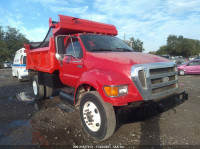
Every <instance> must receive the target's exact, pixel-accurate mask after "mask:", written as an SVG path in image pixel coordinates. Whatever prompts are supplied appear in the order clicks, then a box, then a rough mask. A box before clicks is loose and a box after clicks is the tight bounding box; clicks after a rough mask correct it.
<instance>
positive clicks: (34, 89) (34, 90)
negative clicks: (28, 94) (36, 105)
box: [33, 80, 38, 95]
mask: <svg viewBox="0 0 200 149" xmlns="http://www.w3.org/2000/svg"><path fill="white" fill-rule="evenodd" d="M33 93H34V94H35V95H37V93H38V90H37V82H36V81H35V80H34V81H33Z"/></svg>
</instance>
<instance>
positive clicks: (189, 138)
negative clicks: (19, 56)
mask: <svg viewBox="0 0 200 149" xmlns="http://www.w3.org/2000/svg"><path fill="white" fill-rule="evenodd" d="M179 86H180V88H181V89H182V90H184V89H186V91H187V92H188V93H189V100H187V101H186V102H184V103H183V104H181V105H179V106H177V107H175V108H173V109H170V110H168V111H166V112H164V113H162V114H159V115H157V116H154V117H151V118H148V119H145V120H142V121H135V122H131V123H125V124H121V125H119V126H118V128H117V130H116V131H115V133H114V134H113V135H112V136H111V137H110V138H109V139H107V140H105V141H102V142H97V141H94V140H93V139H92V138H90V137H89V136H88V135H87V134H86V133H85V131H84V129H83V127H82V125H81V122H80V119H79V113H78V111H76V110H75V109H73V107H71V106H68V109H69V110H68V111H67V112H66V111H64V110H61V109H60V108H59V106H58V105H59V104H60V103H61V101H60V99H59V97H58V96H55V97H53V98H51V99H47V100H45V101H43V102H42V105H41V108H40V110H38V111H36V110H35V109H34V106H33V104H31V103H27V102H22V101H18V100H17V98H16V94H17V93H20V92H26V93H28V94H30V95H31V91H32V89H31V87H30V83H29V81H24V82H18V81H17V79H16V78H13V77H12V76H11V69H0V145H5V144H13V145H15V144H17V145H19V144H20V145H34V144H40V145H70V146H71V147H73V148H83V147H85V148H106V147H107V148H110V147H113V148H126V147H133V146H138V145H161V146H162V145H199V147H200V75H186V76H179Z"/></svg>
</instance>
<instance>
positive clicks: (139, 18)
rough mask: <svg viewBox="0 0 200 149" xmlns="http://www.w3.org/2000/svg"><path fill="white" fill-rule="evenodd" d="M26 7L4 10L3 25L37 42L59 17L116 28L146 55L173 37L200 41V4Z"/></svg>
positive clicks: (115, 0)
mask: <svg viewBox="0 0 200 149" xmlns="http://www.w3.org/2000/svg"><path fill="white" fill-rule="evenodd" d="M21 3H22V0H21ZM20 5H21V4H20ZM23 5H24V6H27V7H24V9H17V8H19V2H16V4H15V5H14V4H13V7H12V8H13V9H9V8H8V9H7V8H5V9H4V8H3V7H2V8H0V14H4V15H1V19H0V24H1V25H5V26H7V25H10V26H12V27H16V28H18V29H20V31H21V30H22V32H23V33H24V34H26V36H27V37H28V38H30V40H33V41H41V40H43V38H44V36H45V35H46V32H47V30H48V29H47V28H45V27H44V26H45V25H47V24H48V22H45V19H46V20H48V17H50V16H51V17H52V18H54V17H55V16H57V14H63V15H69V16H75V17H79V18H84V19H88V20H93V21H97V22H102V23H107V24H114V25H115V26H116V27H117V30H118V37H119V38H121V39H123V38H124V33H125V34H126V39H129V38H130V37H134V38H139V39H140V40H142V41H143V42H144V48H145V50H146V51H145V52H148V51H155V50H158V49H159V47H160V46H162V45H163V44H166V39H167V37H168V36H169V35H170V34H174V35H183V36H184V37H186V38H193V39H200V36H199V35H200V30H199V28H200V23H199V22H200V7H199V6H200V1H199V0H190V1H188V0H176V1H174V0H166V1H160V0H153V1H152V0H140V1H136V0H109V1H105V0H94V1H86V0H67V1H66V0H24V3H23ZM29 9H30V13H29V14H28V15H27V14H25V13H26V12H27V10H29ZM8 10H9V11H8ZM44 17H46V18H44ZM25 18H26V20H25ZM33 19H34V20H33ZM30 22H31V23H30ZM32 22H33V23H32ZM25 23H26V24H25Z"/></svg>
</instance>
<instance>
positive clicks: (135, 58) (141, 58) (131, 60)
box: [91, 52, 170, 65]
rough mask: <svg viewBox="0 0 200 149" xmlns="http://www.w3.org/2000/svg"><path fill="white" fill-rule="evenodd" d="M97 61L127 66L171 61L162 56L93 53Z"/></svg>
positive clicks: (134, 53)
mask: <svg viewBox="0 0 200 149" xmlns="http://www.w3.org/2000/svg"><path fill="white" fill-rule="evenodd" d="M91 55H92V56H94V57H95V58H96V59H99V60H100V59H102V60H104V61H107V62H108V61H111V62H115V63H120V64H125V65H135V64H144V63H154V62H169V61H170V60H168V59H165V58H163V57H160V56H156V55H151V54H145V53H140V52H106V53H105V52H103V53H91Z"/></svg>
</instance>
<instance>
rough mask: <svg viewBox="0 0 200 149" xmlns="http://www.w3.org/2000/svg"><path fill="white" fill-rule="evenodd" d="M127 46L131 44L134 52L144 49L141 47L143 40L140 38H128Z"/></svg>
mask: <svg viewBox="0 0 200 149" xmlns="http://www.w3.org/2000/svg"><path fill="white" fill-rule="evenodd" d="M129 46H131V47H132V48H133V49H134V50H135V51H136V52H143V51H144V50H145V49H144V48H143V42H142V41H141V40H140V39H134V38H133V37H131V38H130V41H129Z"/></svg>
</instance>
